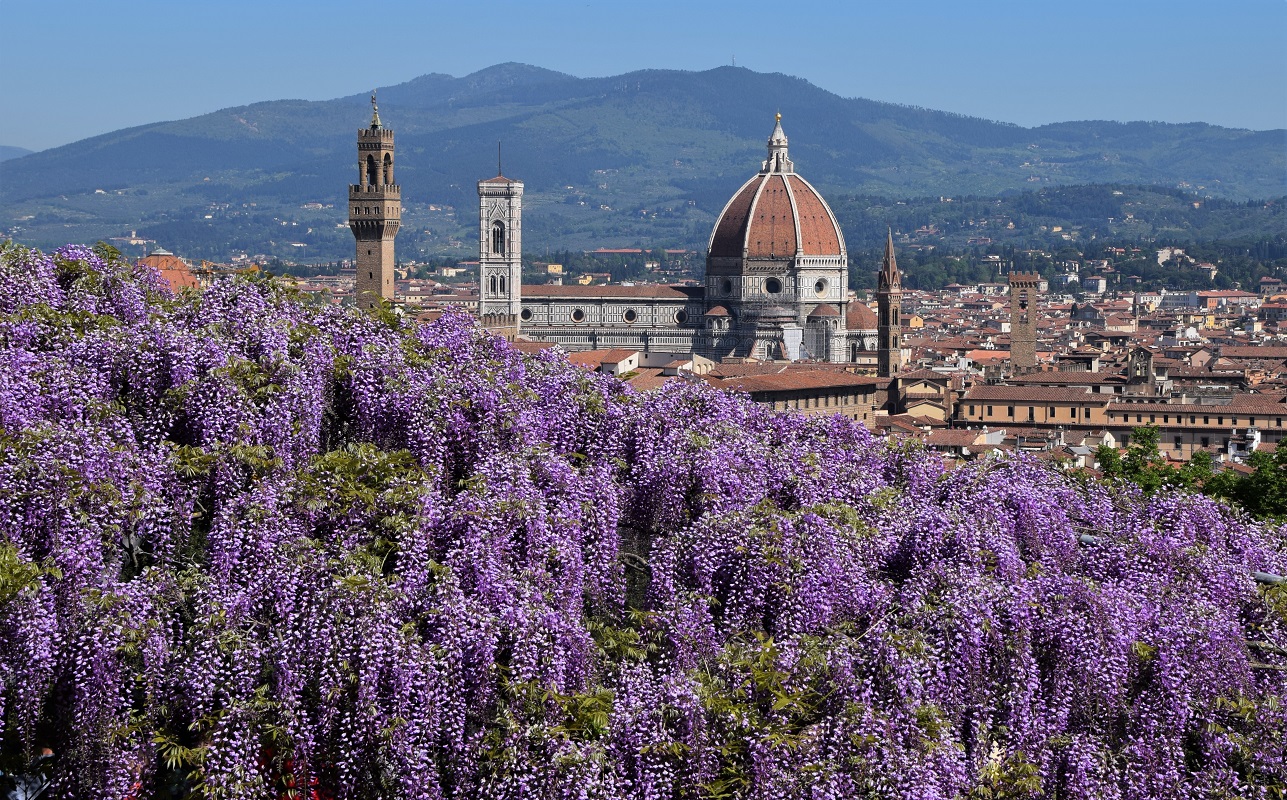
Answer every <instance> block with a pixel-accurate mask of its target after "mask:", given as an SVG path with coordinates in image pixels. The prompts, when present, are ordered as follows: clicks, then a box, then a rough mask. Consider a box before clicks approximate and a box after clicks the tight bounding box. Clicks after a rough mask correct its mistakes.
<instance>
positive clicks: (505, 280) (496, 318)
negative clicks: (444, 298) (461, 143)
mask: <svg viewBox="0 0 1287 800" xmlns="http://www.w3.org/2000/svg"><path fill="white" fill-rule="evenodd" d="M522 289H523V182H522V181H516V180H511V179H509V178H506V177H505V176H504V175H502V174H501V170H500V165H499V164H497V169H496V177H495V178H488V179H487V180H483V181H479V182H478V317H479V320H480V321H481V322H482V324H483V327H485V328H490V329H493V330H505V331H507V332H508V331H509V330H510V329H512V330H513V332H514V333H515V334H517V333H518V329H519V315H520V313H521V312H522V302H523V299H522Z"/></svg>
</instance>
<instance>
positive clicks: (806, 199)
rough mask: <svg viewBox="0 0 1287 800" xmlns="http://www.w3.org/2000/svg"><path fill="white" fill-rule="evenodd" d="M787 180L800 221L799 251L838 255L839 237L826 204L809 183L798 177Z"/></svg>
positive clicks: (792, 176) (794, 176) (793, 176)
mask: <svg viewBox="0 0 1287 800" xmlns="http://www.w3.org/2000/svg"><path fill="white" fill-rule="evenodd" d="M787 180H789V181H790V183H791V193H792V194H793V195H795V207H796V212H797V215H798V217H799V220H800V249H801V251H803V252H804V253H806V254H810V255H812V254H825V255H839V253H840V236H839V234H838V233H837V229H836V223H835V222H834V221H832V219H831V212H830V211H828V210H827V205H826V203H824V202H822V198H821V197H819V196H818V193H817V191H815V190H814V188H813V187H812V186H810V185H809V182H808V181H806V180H805V179H804V178H801V177H800V176H799V175H791V176H790V177H789V178H788V179H787Z"/></svg>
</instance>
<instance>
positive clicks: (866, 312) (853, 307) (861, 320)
mask: <svg viewBox="0 0 1287 800" xmlns="http://www.w3.org/2000/svg"><path fill="white" fill-rule="evenodd" d="M879 324H880V320H878V319H877V318H876V312H875V311H872V310H871V309H870V308H868V307H867V306H866V304H865V303H860V302H858V301H857V300H851V301H850V302H849V305H848V306H847V307H846V308H845V327H846V328H848V329H849V330H851V331H867V330H875V329H876V328H877V327H878V325H879Z"/></svg>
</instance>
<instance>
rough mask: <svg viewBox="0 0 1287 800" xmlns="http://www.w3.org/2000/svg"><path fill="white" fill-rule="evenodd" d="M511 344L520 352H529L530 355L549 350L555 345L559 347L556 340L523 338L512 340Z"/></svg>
mask: <svg viewBox="0 0 1287 800" xmlns="http://www.w3.org/2000/svg"><path fill="white" fill-rule="evenodd" d="M509 346H510V347H512V348H514V349H515V350H517V351H518V352H520V353H527V354H529V355H531V354H533V353H539V352H541V351H542V350H549V349H551V348H553V347H558V345H557V344H555V343H554V342H528V341H524V340H522V339H517V340H515V341H512V342H510V343H509Z"/></svg>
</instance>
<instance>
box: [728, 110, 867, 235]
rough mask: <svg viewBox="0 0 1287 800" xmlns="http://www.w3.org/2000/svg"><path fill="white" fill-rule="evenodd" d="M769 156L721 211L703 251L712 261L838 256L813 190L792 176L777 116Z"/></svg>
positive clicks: (831, 221)
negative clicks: (705, 251) (718, 259)
mask: <svg viewBox="0 0 1287 800" xmlns="http://www.w3.org/2000/svg"><path fill="white" fill-rule="evenodd" d="M768 145H769V157H768V158H767V159H766V160H765V161H764V164H763V166H762V167H761V168H760V172H759V174H757V175H756V176H755V177H753V178H751V179H750V180H749V181H747V182H746V183H745V184H743V185H742V188H741V189H738V190H737V193H736V194H734V195H733V198H732V199H731V200H729V201H728V204H727V205H725V206H724V210H723V212H721V213H720V216H719V220H718V221H717V222H716V223H715V229H714V231H713V232H712V233H711V240H710V246H709V248H708V250H707V252H708V254H709V255H710V256H711V257H712V258H754V259H765V258H767V259H790V258H795V257H796V256H843V255H844V254H845V239H844V236H843V235H842V234H841V233H840V226H839V225H838V224H836V217H835V215H834V214H832V213H831V208H830V207H829V206H828V205H827V203H826V201H825V200H823V199H822V195H820V194H818V190H817V189H814V188H813V186H812V185H810V184H809V182H808V181H806V180H805V179H804V178H802V177H800V176H799V175H796V174H795V166H794V165H793V164H792V163H791V159H790V158H788V157H787V137H786V134H784V133H783V132H782V115H781V114H779V115H778V122H777V126H776V127H775V128H774V129H773V135H772V136H770V137H769V142H768Z"/></svg>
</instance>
